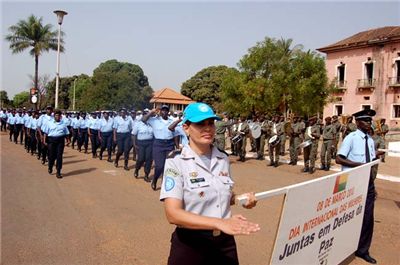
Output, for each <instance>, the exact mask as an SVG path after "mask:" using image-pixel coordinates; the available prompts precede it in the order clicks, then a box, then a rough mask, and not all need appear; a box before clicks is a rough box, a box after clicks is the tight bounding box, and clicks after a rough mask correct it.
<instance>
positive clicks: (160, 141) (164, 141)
mask: <svg viewBox="0 0 400 265" xmlns="http://www.w3.org/2000/svg"><path fill="white" fill-rule="evenodd" d="M154 140H155V141H156V142H159V143H165V144H169V143H171V142H173V141H174V138H171V139H154Z"/></svg>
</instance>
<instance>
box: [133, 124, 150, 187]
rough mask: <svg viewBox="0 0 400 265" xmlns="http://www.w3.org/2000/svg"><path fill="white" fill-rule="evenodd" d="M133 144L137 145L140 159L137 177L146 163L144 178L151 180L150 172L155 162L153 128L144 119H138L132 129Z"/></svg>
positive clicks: (136, 170)
mask: <svg viewBox="0 0 400 265" xmlns="http://www.w3.org/2000/svg"><path fill="white" fill-rule="evenodd" d="M132 135H133V136H134V137H133V145H134V146H137V151H138V159H137V162H136V165H135V172H134V173H133V175H134V177H135V178H138V177H139V170H140V168H141V167H142V166H143V164H144V174H145V175H144V180H145V181H146V182H150V178H149V174H150V170H151V164H152V163H153V128H152V127H151V126H150V125H149V124H147V123H144V122H143V121H141V120H140V121H137V122H136V123H135V125H134V126H133V130H132Z"/></svg>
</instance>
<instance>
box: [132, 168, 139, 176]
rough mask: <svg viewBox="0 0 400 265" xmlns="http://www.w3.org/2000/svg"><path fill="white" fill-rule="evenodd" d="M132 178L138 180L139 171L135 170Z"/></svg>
mask: <svg viewBox="0 0 400 265" xmlns="http://www.w3.org/2000/svg"><path fill="white" fill-rule="evenodd" d="M133 176H134V177H135V178H138V177H139V169H135V172H134V173H133Z"/></svg>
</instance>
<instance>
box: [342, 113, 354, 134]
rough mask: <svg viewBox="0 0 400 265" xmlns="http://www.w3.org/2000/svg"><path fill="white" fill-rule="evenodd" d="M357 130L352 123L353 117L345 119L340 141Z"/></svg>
mask: <svg viewBox="0 0 400 265" xmlns="http://www.w3.org/2000/svg"><path fill="white" fill-rule="evenodd" d="M356 130H357V125H356V124H355V123H353V116H350V117H348V118H347V125H346V126H343V133H342V140H343V139H344V138H345V137H346V136H347V135H348V134H349V133H351V132H355V131H356Z"/></svg>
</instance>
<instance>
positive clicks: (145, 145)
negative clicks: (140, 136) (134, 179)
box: [135, 139, 153, 175]
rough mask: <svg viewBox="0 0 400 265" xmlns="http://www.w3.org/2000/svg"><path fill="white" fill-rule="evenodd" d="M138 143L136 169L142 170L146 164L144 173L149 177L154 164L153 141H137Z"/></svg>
mask: <svg viewBox="0 0 400 265" xmlns="http://www.w3.org/2000/svg"><path fill="white" fill-rule="evenodd" d="M136 142H137V146H138V149H139V150H138V160H137V161H136V166H135V169H137V170H140V168H141V167H142V166H143V164H144V173H145V174H146V175H149V174H150V170H151V164H152V163H153V139H150V140H136Z"/></svg>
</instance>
